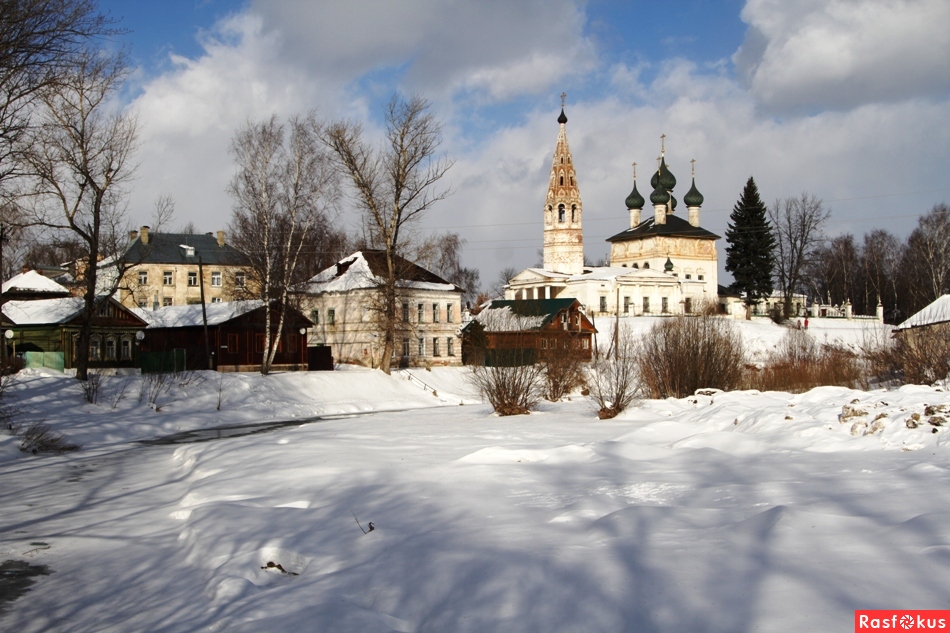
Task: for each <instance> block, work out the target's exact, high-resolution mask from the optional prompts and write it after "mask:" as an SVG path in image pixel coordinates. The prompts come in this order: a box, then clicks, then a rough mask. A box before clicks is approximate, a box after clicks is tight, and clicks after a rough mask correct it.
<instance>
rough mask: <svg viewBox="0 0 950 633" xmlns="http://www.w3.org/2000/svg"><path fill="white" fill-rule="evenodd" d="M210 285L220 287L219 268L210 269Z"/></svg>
mask: <svg viewBox="0 0 950 633" xmlns="http://www.w3.org/2000/svg"><path fill="white" fill-rule="evenodd" d="M211 287H212V288H220V287H221V271H220V270H214V271H211Z"/></svg>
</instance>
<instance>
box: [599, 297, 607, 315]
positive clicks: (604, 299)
mask: <svg viewBox="0 0 950 633" xmlns="http://www.w3.org/2000/svg"><path fill="white" fill-rule="evenodd" d="M600 311H601V312H606V311H607V297H601V298H600Z"/></svg>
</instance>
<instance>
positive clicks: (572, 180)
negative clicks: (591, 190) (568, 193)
mask: <svg viewBox="0 0 950 633" xmlns="http://www.w3.org/2000/svg"><path fill="white" fill-rule="evenodd" d="M571 186H572V187H573V186H574V176H571Z"/></svg>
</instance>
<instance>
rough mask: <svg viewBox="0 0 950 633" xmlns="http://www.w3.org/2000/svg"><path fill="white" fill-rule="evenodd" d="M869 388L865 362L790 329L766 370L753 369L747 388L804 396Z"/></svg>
mask: <svg viewBox="0 0 950 633" xmlns="http://www.w3.org/2000/svg"><path fill="white" fill-rule="evenodd" d="M832 385H833V386H840V387H851V388H863V387H866V386H867V381H866V379H865V375H864V368H863V367H862V363H861V359H860V358H858V356H857V355H856V354H854V353H852V352H849V351H848V350H846V349H844V348H842V347H838V346H835V345H820V344H819V343H818V342H817V341H816V340H815V339H814V338H813V337H812V336H811V335H810V334H808V332H805V331H804V330H798V329H790V330H788V331H787V332H785V334H784V336H782V339H781V341H779V344H778V346H777V347H776V348H775V350H774V351H773V352H772V353H771V354H770V355H769V358H768V360H767V361H766V363H765V365H764V366H763V367H762V369H759V370H756V369H751V370H750V371H749V372H748V374H747V375H746V387H747V388H749V389H759V390H760V391H789V392H792V393H801V392H803V391H808V390H809V389H813V388H815V387H820V386H832Z"/></svg>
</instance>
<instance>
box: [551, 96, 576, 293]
mask: <svg viewBox="0 0 950 633" xmlns="http://www.w3.org/2000/svg"><path fill="white" fill-rule="evenodd" d="M566 96H567V95H566V94H564V93H561V115H560V116H559V117H558V118H557V122H558V124H559V125H560V130H559V131H558V135H557V146H556V147H555V148H554V161H553V163H552V164H551V179H550V182H549V183H548V194H547V198H546V199H545V201H544V269H545V270H550V271H554V272H558V273H564V274H568V275H579V274H581V273H583V272H584V235H583V231H582V230H581V219H582V217H583V214H584V212H583V205H582V204H581V193H580V189H578V187H577V175H576V174H575V173H574V161H573V160H572V159H571V148H570V146H569V145H568V143H567V131H566V126H567V116H565V114H564V98H565V97H566Z"/></svg>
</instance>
